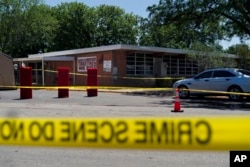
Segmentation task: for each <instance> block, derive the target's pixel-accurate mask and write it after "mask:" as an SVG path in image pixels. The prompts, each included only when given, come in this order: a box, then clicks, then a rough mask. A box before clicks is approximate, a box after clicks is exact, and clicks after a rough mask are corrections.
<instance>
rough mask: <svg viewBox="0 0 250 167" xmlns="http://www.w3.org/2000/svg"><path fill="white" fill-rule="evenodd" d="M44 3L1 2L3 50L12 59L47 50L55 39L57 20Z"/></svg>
mask: <svg viewBox="0 0 250 167" xmlns="http://www.w3.org/2000/svg"><path fill="white" fill-rule="evenodd" d="M49 11H50V8H49V7H48V6H46V5H43V1H41V0H2V1H1V2H0V29H1V31H0V50H1V51H2V52H4V53H6V54H9V55H11V56H12V57H24V56H27V54H30V53H38V51H39V50H40V49H44V47H45V46H42V45H47V44H48V43H49V42H50V41H51V40H50V39H51V38H52V37H53V33H52V31H53V29H52V28H53V27H55V24H56V23H55V21H54V20H53V19H51V17H50V15H49Z"/></svg>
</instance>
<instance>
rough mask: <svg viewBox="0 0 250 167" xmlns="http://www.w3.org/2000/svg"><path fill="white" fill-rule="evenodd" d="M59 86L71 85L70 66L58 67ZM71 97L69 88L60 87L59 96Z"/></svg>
mask: <svg viewBox="0 0 250 167" xmlns="http://www.w3.org/2000/svg"><path fill="white" fill-rule="evenodd" d="M58 86H59V87H60V86H65V87H67V86H69V68H67V67H59V68H58ZM65 97H69V89H68V88H58V98H65Z"/></svg>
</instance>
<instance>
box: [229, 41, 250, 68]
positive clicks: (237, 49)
mask: <svg viewBox="0 0 250 167" xmlns="http://www.w3.org/2000/svg"><path fill="white" fill-rule="evenodd" d="M226 52H228V53H231V54H235V55H237V56H239V59H238V67H239V68H243V69H247V70H250V48H249V46H248V45H246V44H237V45H233V46H230V47H229V48H228V49H227V51H226Z"/></svg>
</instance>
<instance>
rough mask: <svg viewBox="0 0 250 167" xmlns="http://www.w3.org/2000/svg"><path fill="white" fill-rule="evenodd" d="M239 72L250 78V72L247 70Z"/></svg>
mask: <svg viewBox="0 0 250 167" xmlns="http://www.w3.org/2000/svg"><path fill="white" fill-rule="evenodd" d="M237 72H239V73H241V74H243V75H247V76H250V71H247V70H237Z"/></svg>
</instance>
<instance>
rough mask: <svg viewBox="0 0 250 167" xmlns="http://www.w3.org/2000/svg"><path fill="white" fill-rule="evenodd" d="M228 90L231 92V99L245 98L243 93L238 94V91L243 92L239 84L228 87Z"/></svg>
mask: <svg viewBox="0 0 250 167" xmlns="http://www.w3.org/2000/svg"><path fill="white" fill-rule="evenodd" d="M228 92H231V93H229V95H228V96H229V99H230V100H234V101H237V100H241V99H242V98H243V97H242V95H240V94H238V93H241V92H242V89H241V88H240V87H238V86H232V87H230V88H229V89H228Z"/></svg>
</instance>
